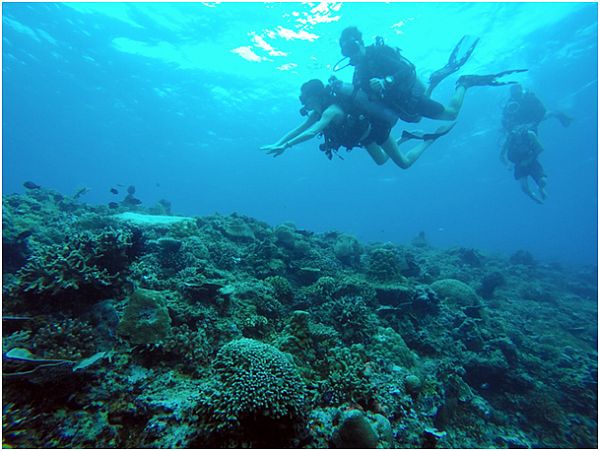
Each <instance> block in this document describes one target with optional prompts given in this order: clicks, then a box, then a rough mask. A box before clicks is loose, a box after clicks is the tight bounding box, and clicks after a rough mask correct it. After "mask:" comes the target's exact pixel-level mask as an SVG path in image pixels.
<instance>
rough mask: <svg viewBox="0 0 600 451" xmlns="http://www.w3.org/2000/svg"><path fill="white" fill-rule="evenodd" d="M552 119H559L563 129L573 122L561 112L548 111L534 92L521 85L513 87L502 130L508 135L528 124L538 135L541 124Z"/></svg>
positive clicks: (503, 118)
mask: <svg viewBox="0 0 600 451" xmlns="http://www.w3.org/2000/svg"><path fill="white" fill-rule="evenodd" d="M551 117H554V118H556V119H558V121H559V122H560V123H561V125H562V126H563V127H568V126H569V125H571V122H572V121H573V118H571V117H570V116H568V115H567V114H565V113H562V112H560V111H546V107H545V106H544V104H543V103H542V102H541V100H540V99H539V98H538V97H537V96H536V95H535V94H534V93H533V92H531V91H526V90H524V89H523V87H522V86H521V84H519V83H516V84H514V85H513V86H511V88H510V98H509V99H508V101H507V102H506V105H504V108H503V110H502V128H503V129H504V131H505V132H506V133H510V131H511V130H513V129H514V128H515V127H517V126H521V125H526V124H529V125H530V126H531V127H532V129H533V130H534V131H535V132H536V133H537V129H538V126H539V124H540V123H541V122H542V121H544V120H546V119H549V118H551Z"/></svg>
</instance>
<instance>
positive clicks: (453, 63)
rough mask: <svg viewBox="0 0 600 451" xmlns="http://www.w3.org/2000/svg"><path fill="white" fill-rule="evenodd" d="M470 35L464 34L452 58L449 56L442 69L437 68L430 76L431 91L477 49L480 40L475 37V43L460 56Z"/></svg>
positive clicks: (453, 51)
mask: <svg viewBox="0 0 600 451" xmlns="http://www.w3.org/2000/svg"><path fill="white" fill-rule="evenodd" d="M467 38H468V36H463V37H462V38H461V39H460V41H458V44H456V46H455V47H454V50H452V53H451V54H450V58H448V62H447V63H446V65H445V66H444V67H442V68H441V69H438V70H436V71H435V72H433V73H432V74H431V75H430V76H429V91H430V92H431V91H432V90H433V88H435V87H436V86H437V85H439V84H440V82H441V81H442V80H443V79H444V78H446V77H447V76H448V75H450V74H453V73H454V72H456V71H457V70H458V69H460V68H461V67H462V66H463V65H464V64H465V63H466V62H467V61H468V60H469V58H470V57H471V54H472V53H473V51H474V50H475V47H476V46H477V43H478V42H479V38H475V40H474V41H473V43H472V44H471V45H470V46H469V47H468V48H467V49H466V51H465V52H464V53H463V54H462V55H461V56H460V57H459V53H460V51H461V50H462V46H463V43H464V42H465V41H466V39H467Z"/></svg>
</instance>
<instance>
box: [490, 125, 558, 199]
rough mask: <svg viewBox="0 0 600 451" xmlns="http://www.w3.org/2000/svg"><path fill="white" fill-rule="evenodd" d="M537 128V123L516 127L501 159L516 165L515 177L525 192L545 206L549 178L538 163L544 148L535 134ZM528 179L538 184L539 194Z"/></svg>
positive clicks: (510, 135)
mask: <svg viewBox="0 0 600 451" xmlns="http://www.w3.org/2000/svg"><path fill="white" fill-rule="evenodd" d="M536 127H537V124H535V123H532V124H524V125H519V126H516V127H514V128H513V129H512V130H511V132H510V133H509V134H508V137H507V138H506V141H505V143H504V146H502V152H501V154H500V159H501V160H503V161H505V162H506V158H507V157H508V160H509V161H510V162H512V163H513V164H514V170H515V172H514V176H515V179H516V180H517V181H518V182H519V184H520V185H521V189H522V190H523V192H524V193H525V194H526V195H527V196H529V197H530V198H531V199H533V200H534V201H535V202H537V203H538V204H543V203H544V200H545V199H546V181H547V177H546V174H545V173H544V168H543V167H542V165H541V164H540V162H539V161H538V156H539V155H540V153H542V151H543V150H544V148H543V147H542V145H541V144H540V142H539V140H538V138H537V135H536V133H535V128H536ZM528 177H531V178H532V179H533V180H534V181H535V183H536V184H537V186H538V194H536V193H534V192H533V191H532V190H531V188H530V187H529V182H528Z"/></svg>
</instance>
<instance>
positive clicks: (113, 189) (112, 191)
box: [110, 188, 119, 194]
mask: <svg viewBox="0 0 600 451" xmlns="http://www.w3.org/2000/svg"><path fill="white" fill-rule="evenodd" d="M110 192H111V193H113V194H119V190H118V189H116V188H111V189H110Z"/></svg>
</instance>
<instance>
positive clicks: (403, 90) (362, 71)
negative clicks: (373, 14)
mask: <svg viewBox="0 0 600 451" xmlns="http://www.w3.org/2000/svg"><path fill="white" fill-rule="evenodd" d="M465 39H466V37H463V38H462V39H461V40H460V42H459V43H458V44H457V46H456V47H455V48H454V50H453V52H452V54H451V55H450V58H449V60H448V63H447V64H446V65H445V66H444V67H443V68H442V69H440V70H437V71H435V72H434V73H433V74H431V77H430V79H429V87H427V88H425V86H424V84H423V82H421V80H419V78H418V77H417V75H416V70H415V66H414V64H412V63H411V62H410V61H409V60H408V59H406V58H405V57H403V56H402V55H401V54H400V51H399V50H398V49H395V48H392V47H390V46H387V45H385V44H384V43H383V39H382V38H377V39H376V41H375V44H374V45H370V46H368V47H365V45H364V42H363V39H362V33H361V32H360V31H359V30H358V28H356V27H348V28H345V29H344V30H343V32H342V35H341V37H340V40H339V44H340V49H341V52H342V55H343V56H344V58H343V59H342V60H341V61H340V62H338V64H336V67H335V68H334V70H340V69H342V68H343V67H347V66H348V65H351V66H354V67H355V70H354V76H353V80H352V85H353V89H354V91H356V90H362V91H364V92H365V93H366V94H367V96H368V99H369V100H370V101H371V102H375V103H377V104H379V105H381V107H382V108H383V107H385V108H387V109H389V110H391V111H393V112H394V114H395V115H396V117H398V118H400V119H402V120H403V121H405V122H419V121H420V120H421V118H423V117H426V118H430V119H439V120H455V119H456V117H457V116H458V112H459V111H460V108H461V107H462V104H463V100H464V96H465V93H466V91H467V89H468V88H471V87H473V86H501V85H505V84H513V83H515V82H513V81H506V82H505V81H500V80H498V79H499V78H501V77H503V76H505V75H508V74H511V73H515V72H524V71H526V69H517V70H508V71H503V72H500V73H497V74H491V75H463V76H461V77H459V78H458V81H457V82H456V91H455V93H454V96H453V97H452V99H451V101H450V103H449V105H448V106H444V105H442V104H441V103H439V102H436V101H434V100H432V99H431V98H430V95H431V92H432V91H433V89H434V88H435V87H436V86H437V85H438V84H439V83H440V82H441V81H442V80H443V79H444V78H446V77H447V76H448V75H450V74H452V73H454V72H456V71H457V70H459V69H460V67H462V65H463V64H464V63H465V62H466V61H467V60H468V59H469V57H470V56H471V54H472V53H473V50H474V49H475V46H476V45H477V43H478V41H479V40H478V39H476V40H475V41H474V42H473V43H472V44H471V46H470V47H468V48H467V49H466V51H465V52H464V54H463V56H462V57H460V58H458V55H459V52H460V51H461V47H462V46H463V44H464V42H465ZM346 59H348V61H349V62H348V64H347V65H346V66H343V67H339V64H340V63H341V62H342V61H344V60H346ZM338 88H339V85H338Z"/></svg>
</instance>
